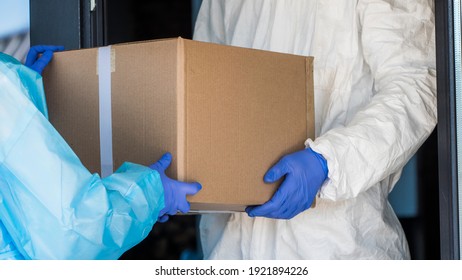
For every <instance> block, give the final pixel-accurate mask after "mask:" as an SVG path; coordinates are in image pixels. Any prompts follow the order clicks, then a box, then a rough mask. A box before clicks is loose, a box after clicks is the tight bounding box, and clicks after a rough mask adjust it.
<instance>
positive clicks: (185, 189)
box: [149, 153, 202, 223]
mask: <svg viewBox="0 0 462 280" xmlns="http://www.w3.org/2000/svg"><path fill="white" fill-rule="evenodd" d="M171 162H172V155H171V154H170V153H166V154H164V155H163V156H162V157H161V159H160V160H159V161H157V162H156V163H154V164H153V165H151V166H149V167H150V168H152V169H154V170H156V171H157V172H159V174H160V179H161V180H162V186H163V187H164V201H165V207H164V209H162V210H161V211H160V213H159V218H158V219H157V221H158V222H161V223H163V222H166V221H167V220H168V218H169V215H175V214H176V213H178V212H181V213H187V212H189V208H190V206H189V202H188V201H187V200H186V196H187V195H194V194H196V193H197V192H198V191H200V189H201V188H202V186H201V184H199V183H186V182H180V181H176V180H173V179H171V178H169V177H167V175H165V170H166V169H167V168H168V167H169V165H170V163H171Z"/></svg>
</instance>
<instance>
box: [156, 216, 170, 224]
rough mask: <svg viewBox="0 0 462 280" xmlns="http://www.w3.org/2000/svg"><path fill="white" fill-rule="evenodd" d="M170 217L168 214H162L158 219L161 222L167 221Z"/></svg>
mask: <svg viewBox="0 0 462 280" xmlns="http://www.w3.org/2000/svg"><path fill="white" fill-rule="evenodd" d="M168 218H169V216H168V215H162V216H160V217H159V218H158V219H157V221H158V222H159V223H165V222H166V221H168Z"/></svg>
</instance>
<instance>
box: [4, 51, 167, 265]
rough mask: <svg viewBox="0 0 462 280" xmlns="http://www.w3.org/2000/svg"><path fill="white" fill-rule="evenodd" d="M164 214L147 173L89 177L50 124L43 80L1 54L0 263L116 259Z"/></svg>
mask: <svg viewBox="0 0 462 280" xmlns="http://www.w3.org/2000/svg"><path fill="white" fill-rule="evenodd" d="M163 208H164V198H163V188H162V182H161V180H160V176H159V173H158V172H156V171H154V170H152V169H150V168H148V167H145V166H141V165H137V164H133V163H124V164H123V165H122V166H121V167H120V168H119V169H118V170H117V171H116V172H115V173H114V174H113V175H111V176H108V177H107V178H104V179H101V178H100V177H99V175H98V174H91V173H90V172H89V171H88V170H87V169H86V168H85V167H84V166H83V165H82V163H81V162H80V160H79V158H78V157H77V156H76V155H75V153H74V152H73V151H72V150H71V148H70V147H69V146H68V145H67V143H66V142H65V141H64V139H63V138H62V137H61V136H60V135H59V133H58V132H57V131H56V130H55V129H54V128H53V126H52V125H51V124H50V123H49V121H48V120H47V109H46V103H45V95H44V91H43V85H42V80H41V76H40V75H39V74H38V73H36V72H35V71H33V70H31V69H29V68H27V67H25V66H23V65H21V64H20V63H19V62H18V61H16V60H15V59H14V58H12V57H10V56H7V55H5V54H1V53H0V258H2V254H4V255H5V256H4V257H3V258H16V259H20V258H24V259H117V258H119V257H120V255H122V254H123V253H124V252H125V251H126V250H128V249H130V248H131V247H133V246H134V245H136V244H137V243H139V242H140V241H141V240H143V239H144V238H145V237H146V236H147V235H148V233H149V232H150V230H151V229H152V226H153V225H154V223H155V221H156V220H157V218H158V214H159V211H160V210H161V209H163Z"/></svg>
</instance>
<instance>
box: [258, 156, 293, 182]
mask: <svg viewBox="0 0 462 280" xmlns="http://www.w3.org/2000/svg"><path fill="white" fill-rule="evenodd" d="M287 172H288V168H287V163H286V161H285V160H284V159H282V160H280V161H278V163H276V164H275V165H273V167H271V168H270V169H269V170H268V171H267V172H266V174H265V176H264V177H263V180H264V181H265V182H266V183H274V182H276V181H277V180H279V179H280V178H281V177H282V176H284V175H285V174H286V173H287Z"/></svg>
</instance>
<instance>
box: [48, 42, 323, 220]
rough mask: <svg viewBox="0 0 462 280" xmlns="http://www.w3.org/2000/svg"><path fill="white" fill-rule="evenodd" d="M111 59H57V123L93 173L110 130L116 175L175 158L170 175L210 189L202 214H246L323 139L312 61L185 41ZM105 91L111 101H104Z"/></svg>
mask: <svg viewBox="0 0 462 280" xmlns="http://www.w3.org/2000/svg"><path fill="white" fill-rule="evenodd" d="M105 50H106V51H107V52H106V53H107V55H106V56H104V55H103V53H101V54H100V55H98V53H99V52H100V51H102V49H101V50H99V49H98V48H94V49H83V50H76V51H66V52H62V53H56V54H55V56H54V58H53V61H52V62H51V64H50V65H49V67H48V68H47V69H46V70H45V73H44V85H45V91H46V94H47V101H48V105H49V115H50V120H51V122H52V123H53V124H54V126H55V127H56V129H57V130H58V131H59V132H60V133H61V134H62V136H63V137H64V139H66V141H68V143H69V145H70V146H71V147H72V148H73V149H74V151H75V152H76V154H77V155H78V156H79V157H80V159H81V160H82V162H83V164H84V165H85V166H86V167H87V168H88V169H89V170H90V171H91V172H100V171H101V155H100V153H101V152H102V150H105V149H101V150H100V126H101V128H102V129H103V130H104V129H107V128H108V127H109V128H112V149H110V147H111V146H110V143H109V142H111V141H110V139H111V137H110V138H109V141H107V140H104V137H107V136H103V135H107V134H105V133H103V134H101V135H102V136H101V139H103V141H102V142H103V145H102V147H103V148H107V147H109V150H110V151H111V152H112V159H113V160H112V161H110V162H111V164H112V163H113V167H114V169H117V168H118V167H119V166H120V165H121V164H122V163H123V162H125V161H129V162H134V163H139V164H144V165H149V164H152V163H154V162H155V161H156V160H157V159H159V158H160V156H161V155H162V154H163V153H165V152H167V151H169V152H171V153H172V155H173V162H172V165H171V166H170V168H169V169H168V174H169V175H170V176H172V177H175V178H178V179H180V180H185V181H198V182H200V183H201V184H202V186H203V189H202V191H201V192H200V193H199V194H197V195H196V196H193V197H190V199H189V200H190V202H191V209H192V210H200V211H204V210H211V211H222V210H223V211H228V210H229V211H243V210H244V208H245V206H246V205H257V204H262V203H264V202H265V201H267V200H268V199H269V198H271V196H272V194H273V193H274V190H275V189H276V188H277V184H272V185H269V184H265V183H264V182H263V175H264V174H265V172H266V171H267V169H268V168H269V167H270V166H272V165H273V164H274V163H275V162H276V161H277V160H278V159H279V158H280V157H281V156H283V155H284V154H286V153H289V152H293V151H296V150H299V149H302V148H304V146H303V143H304V141H305V140H306V138H307V137H314V122H313V120H314V115H313V97H312V95H313V76H312V58H310V57H302V56H295V55H288V54H281V53H275V52H268V51H260V50H252V49H246V48H238V47H230V46H221V45H216V44H210V43H203V42H197V41H191V40H185V39H181V38H177V39H166V40H157V41H148V42H137V43H130V44H119V45H113V46H110V48H105ZM108 50H109V51H108ZM104 57H106V58H104ZM99 58H100V62H98V59H99ZM98 63H99V65H98ZM98 73H99V74H98ZM104 73H106V75H107V77H109V79H108V78H107V77H105V76H104ZM102 84H106V85H110V87H111V89H110V90H109V92H110V95H109V96H110V100H111V101H108V102H104V101H99V100H100V98H101V97H100V95H99V91H101V92H103V91H104V89H99V87H101V85H102ZM104 104H106V105H107V106H108V108H111V110H109V111H110V114H111V115H112V116H111V115H109V119H111V120H112V124H109V125H100V114H101V112H103V111H104V109H101V110H100V109H99V108H100V106H104ZM108 104H110V105H108ZM104 114H106V116H107V113H104ZM106 126H107V127H106ZM103 127H106V128H103ZM106 150H107V149H106Z"/></svg>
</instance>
